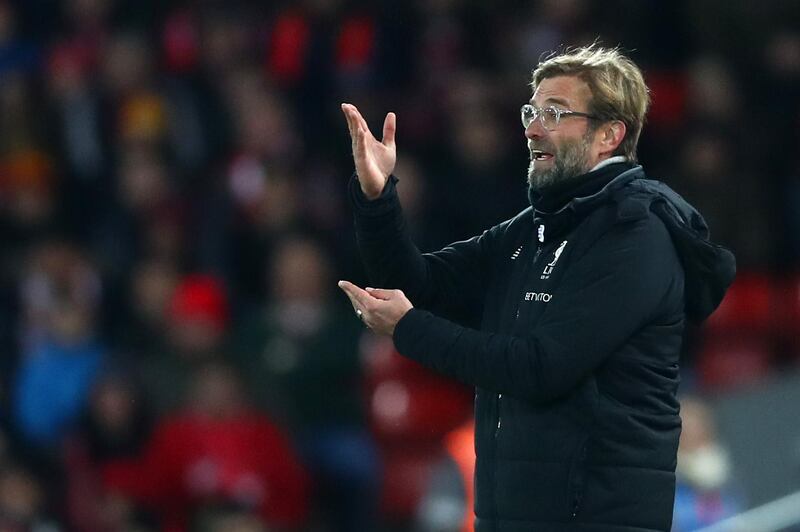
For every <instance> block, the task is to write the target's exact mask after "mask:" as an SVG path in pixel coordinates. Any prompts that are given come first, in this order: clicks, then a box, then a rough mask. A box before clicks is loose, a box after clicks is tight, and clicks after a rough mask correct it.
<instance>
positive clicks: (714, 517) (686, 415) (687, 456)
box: [672, 397, 744, 532]
mask: <svg viewBox="0 0 800 532" xmlns="http://www.w3.org/2000/svg"><path fill="white" fill-rule="evenodd" d="M681 419H682V421H683V430H682V432H681V441H680V447H679V448H678V468H677V470H676V477H677V487H676V492H675V515H674V518H673V523H672V530H673V531H674V532H683V531H687V532H688V531H691V530H697V529H699V528H703V527H706V526H709V525H712V524H714V523H716V522H717V521H721V520H722V519H725V518H726V517H731V516H733V515H735V514H737V513H738V512H740V511H742V510H743V509H744V506H743V501H742V497H741V495H740V494H739V493H738V492H737V490H736V489H735V488H734V487H733V481H732V466H731V463H730V461H729V458H728V454H727V452H726V451H725V448H724V447H723V446H722V444H721V443H720V442H719V441H718V440H717V434H716V429H715V426H714V419H713V417H712V415H711V411H710V410H709V407H708V406H707V405H706V404H705V403H704V402H703V401H701V400H700V399H698V398H694V397H684V398H683V399H681Z"/></svg>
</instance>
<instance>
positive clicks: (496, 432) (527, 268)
mask: <svg viewBox="0 0 800 532" xmlns="http://www.w3.org/2000/svg"><path fill="white" fill-rule="evenodd" d="M532 240H533V242H534V243H535V245H536V252H535V253H534V254H533V259H532V260H531V261H529V262H527V263H526V265H525V272H524V273H523V275H522V283H523V286H524V283H525V279H527V277H528V272H529V271H530V269H531V267H532V266H533V264H534V263H536V260H537V259H538V258H539V255H540V254H541V252H542V243H541V242H539V241H538V239H537V238H536V237H534V238H533V239H532ZM519 309H520V301H519V300H517V309H516V313H515V315H514V322H515V323H516V321H517V320H518V319H519V314H520V312H519ZM502 402H503V394H502V393H498V394H497V401H496V403H495V404H496V405H497V425H495V429H494V440H495V442H494V448H493V450H492V455H493V457H492V460H493V461H495V462H496V461H497V437H498V436H499V435H500V427H502V425H503V417H502V415H501V410H502V408H501V407H502ZM493 467H497V465H496V464H494V465H493ZM492 484H494V473H492ZM496 492H497V489H496V487H495V486H492V510H491V516H492V529H496V526H497V523H496V521H495V519H496V516H497V502H496V500H495V493H496Z"/></svg>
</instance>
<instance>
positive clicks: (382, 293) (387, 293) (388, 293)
mask: <svg viewBox="0 0 800 532" xmlns="http://www.w3.org/2000/svg"><path fill="white" fill-rule="evenodd" d="M367 293H368V294H369V295H371V296H372V297H375V298H378V299H383V300H384V301H388V300H389V299H393V298H394V297H395V293H396V292H395V290H386V289H383V288H369V287H367Z"/></svg>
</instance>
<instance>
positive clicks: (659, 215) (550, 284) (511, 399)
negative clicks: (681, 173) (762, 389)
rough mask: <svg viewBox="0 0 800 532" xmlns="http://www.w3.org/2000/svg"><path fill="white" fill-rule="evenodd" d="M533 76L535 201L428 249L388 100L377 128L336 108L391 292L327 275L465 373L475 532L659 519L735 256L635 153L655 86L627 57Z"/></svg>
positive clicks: (561, 64) (384, 283) (665, 525)
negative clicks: (408, 198)
mask: <svg viewBox="0 0 800 532" xmlns="http://www.w3.org/2000/svg"><path fill="white" fill-rule="evenodd" d="M531 88H532V89H533V96H532V98H531V99H530V101H529V103H527V104H525V105H523V106H522V110H521V111H522V123H523V126H524V128H525V137H526V138H527V141H528V148H529V150H530V168H529V170H528V182H529V185H530V191H529V196H530V202H531V207H530V208H528V209H526V210H524V211H522V212H521V213H519V214H518V215H517V216H515V217H513V218H511V219H510V220H508V221H505V222H503V223H501V224H499V225H497V226H495V227H492V228H490V229H488V230H486V231H485V232H484V233H483V234H482V235H480V236H477V237H474V238H471V239H469V240H465V241H462V242H457V243H455V244H452V245H450V246H448V247H446V248H444V249H442V250H441V251H438V252H435V253H430V254H421V253H420V252H419V251H418V250H417V248H416V247H415V246H414V244H413V243H412V242H411V240H410V238H408V236H407V234H406V230H405V221H404V220H403V216H402V212H401V208H400V204H399V202H398V200H397V192H396V187H397V186H398V185H397V182H398V180H397V178H396V177H394V176H393V175H392V172H393V170H394V165H395V159H396V148H395V129H396V117H395V115H394V114H392V113H390V114H388V115H387V117H386V120H385V122H384V129H383V140H382V141H381V142H379V141H377V140H376V139H375V138H374V137H373V136H372V135H371V133H370V132H369V129H368V126H367V124H366V122H365V120H364V119H363V118H362V117H361V114H360V113H359V112H358V110H357V109H356V108H355V107H354V106H352V105H348V104H344V105H343V106H342V109H343V112H344V114H345V116H346V118H347V123H348V126H349V128H350V135H351V137H352V140H353V155H354V159H355V166H356V176H355V177H354V178H353V179H352V180H351V183H350V198H351V200H352V203H353V208H354V210H355V216H356V236H357V239H358V243H359V246H360V249H361V254H362V256H363V258H364V261H365V263H366V266H367V271H368V274H369V276H370V278H371V280H372V282H373V283H375V286H380V287H385V289H376V288H367V289H366V290H362V289H361V288H359V287H357V286H355V285H353V284H351V283H349V282H345V281H342V282H340V287H341V288H342V289H343V290H344V291H345V292H346V293H347V295H348V296H349V298H350V300H351V302H352V304H353V306H354V308H355V311H356V315H357V316H359V317H360V318H361V319H362V320H363V321H364V323H365V324H366V325H367V326H368V327H370V328H371V329H372V330H374V331H375V332H377V333H380V334H387V335H392V337H393V340H394V343H395V346H396V347H397V349H398V351H399V352H400V353H401V354H403V355H405V356H407V357H409V358H412V359H414V360H417V361H419V362H421V363H422V364H424V365H426V366H428V367H431V368H433V369H436V370H438V371H440V372H442V373H445V374H447V375H450V376H452V377H455V378H457V379H460V380H461V381H463V382H465V383H469V384H473V385H475V386H476V391H477V397H476V401H475V416H476V423H475V445H476V453H477V463H476V477H475V515H476V520H475V530H477V531H479V532H482V531H488V530H492V531H508V532H512V531H513V532H521V531H523V530H524V531H527V530H538V531H550V530H553V531H555V530H558V531H563V530H581V531H589V530H603V531H605V532H614V531H616V532H622V531H625V532H633V531H638V532H644V531H656V530H662V531H663V530H668V529H669V528H670V524H671V520H672V504H673V499H674V494H675V465H676V451H677V447H678V436H679V433H680V426H681V422H680V418H679V415H678V411H679V405H678V400H677V398H676V392H677V388H678V381H679V372H678V360H679V353H680V348H681V342H682V335H683V331H684V327H685V323H686V321H687V319H688V320H692V321H702V320H703V319H704V318H706V317H707V316H708V315H709V314H710V313H711V312H712V311H713V310H714V308H715V307H716V306H717V305H718V303H719V301H720V300H721V299H722V297H723V295H724V293H725V290H726V288H727V286H728V285H729V284H730V282H731V280H732V279H733V276H734V272H735V261H734V258H733V255H732V254H731V253H730V252H729V251H727V250H726V249H724V248H721V247H719V246H716V245H714V244H712V243H711V242H710V241H709V239H708V228H707V226H706V224H705V222H704V220H703V218H702V217H701V216H700V214H699V213H698V212H697V211H696V210H695V209H694V208H692V207H691V206H690V205H689V204H688V203H687V202H686V201H684V200H683V199H682V198H681V197H680V196H679V195H678V194H676V193H675V192H673V191H672V190H671V189H670V188H668V187H667V186H666V185H664V184H662V183H659V182H657V181H654V180H651V179H649V178H647V177H646V175H645V172H644V170H643V169H642V167H641V166H639V165H637V163H636V146H637V142H638V139H639V134H640V132H641V129H642V124H643V122H644V118H645V114H646V111H647V107H648V101H649V97H648V90H647V87H646V86H645V83H644V80H643V78H642V74H641V72H640V70H639V68H638V67H637V66H636V65H635V64H633V62H631V61H630V60H629V59H627V58H626V57H624V56H623V55H622V54H620V53H619V52H618V51H617V50H610V49H605V48H601V47H599V46H596V45H593V46H589V47H585V48H578V49H574V50H571V51H568V52H565V53H563V54H560V55H554V56H551V57H550V58H548V59H546V60H544V61H543V62H541V63H540V64H539V65H538V67H537V68H536V70H535V71H534V72H533V80H532V83H531ZM453 193H454V194H458V191H453ZM487 200H488V201H491V198H487ZM401 290H402V291H401Z"/></svg>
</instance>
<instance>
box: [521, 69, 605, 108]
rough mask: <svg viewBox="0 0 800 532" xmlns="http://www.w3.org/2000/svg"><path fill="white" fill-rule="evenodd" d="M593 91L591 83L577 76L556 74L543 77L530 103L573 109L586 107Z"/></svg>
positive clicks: (538, 105)
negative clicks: (550, 76) (590, 87)
mask: <svg viewBox="0 0 800 532" xmlns="http://www.w3.org/2000/svg"><path fill="white" fill-rule="evenodd" d="M591 97H592V92H591V90H590V89H589V85H588V84H587V83H586V82H585V81H583V80H582V79H580V78H579V77H577V76H554V77H552V78H545V79H543V80H542V81H541V82H540V83H539V85H538V86H537V87H536V90H535V91H534V93H533V96H532V97H531V99H530V103H531V104H533V105H536V106H537V107H545V106H548V105H556V106H559V107H564V108H568V109H572V110H583V109H586V107H587V105H588V103H589V100H590V99H591Z"/></svg>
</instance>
